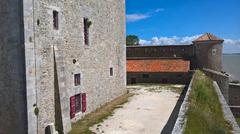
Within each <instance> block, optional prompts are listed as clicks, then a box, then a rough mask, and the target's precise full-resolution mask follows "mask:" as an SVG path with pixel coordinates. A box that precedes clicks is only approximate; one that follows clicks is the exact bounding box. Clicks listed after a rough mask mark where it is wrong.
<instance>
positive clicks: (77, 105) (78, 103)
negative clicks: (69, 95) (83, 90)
mask: <svg viewBox="0 0 240 134" xmlns="http://www.w3.org/2000/svg"><path fill="white" fill-rule="evenodd" d="M81 106H82V104H81V94H78V95H75V113H78V112H80V111H81Z"/></svg>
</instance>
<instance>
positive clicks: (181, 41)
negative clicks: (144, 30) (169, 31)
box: [140, 35, 201, 45]
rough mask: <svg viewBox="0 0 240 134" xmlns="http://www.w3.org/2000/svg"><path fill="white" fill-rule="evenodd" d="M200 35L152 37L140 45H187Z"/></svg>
mask: <svg viewBox="0 0 240 134" xmlns="http://www.w3.org/2000/svg"><path fill="white" fill-rule="evenodd" d="M200 36H201V35H194V36H185V37H177V36H173V37H153V38H152V39H151V40H143V39H141V40H142V41H141V42H140V44H141V45H188V44H191V43H192V41H193V40H195V39H197V38H198V37H200Z"/></svg>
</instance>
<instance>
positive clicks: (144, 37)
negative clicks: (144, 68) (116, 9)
mask: <svg viewBox="0 0 240 134" xmlns="http://www.w3.org/2000/svg"><path fill="white" fill-rule="evenodd" d="M126 18H127V34H128V35H129V34H134V35H138V36H139V38H140V39H141V43H142V44H146V45H149V44H155V45H156V44H157V45H164V44H165V45H171V44H184V43H190V42H191V40H193V39H195V38H197V37H198V36H200V35H201V34H203V33H206V32H210V33H213V34H215V35H217V36H218V37H221V38H223V39H225V40H226V41H225V44H224V52H225V53H236V52H238V53H240V0H126Z"/></svg>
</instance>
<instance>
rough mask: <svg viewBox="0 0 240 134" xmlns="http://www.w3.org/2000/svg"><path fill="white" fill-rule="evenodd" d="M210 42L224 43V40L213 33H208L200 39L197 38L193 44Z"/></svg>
mask: <svg viewBox="0 0 240 134" xmlns="http://www.w3.org/2000/svg"><path fill="white" fill-rule="evenodd" d="M210 41H214V42H220V43H222V42H223V41H224V40H223V39H221V38H218V37H217V36H215V35H213V34H211V33H206V34H204V35H202V36H200V37H199V38H197V39H196V40H194V41H193V43H198V42H199V43H200V42H210Z"/></svg>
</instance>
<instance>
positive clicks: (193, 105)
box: [184, 71, 232, 134]
mask: <svg viewBox="0 0 240 134" xmlns="http://www.w3.org/2000/svg"><path fill="white" fill-rule="evenodd" d="M193 77H194V80H193V85H192V91H191V93H190V96H189V110H188V113H187V124H186V128H185V131H184V134H230V133H231V130H232V127H231V125H230V124H229V123H228V122H227V121H226V120H225V119H224V116H223V112H222V108H221V104H220V102H219V99H218V96H217V93H216V92H215V90H214V87H213V81H212V80H211V79H210V78H208V77H207V76H206V75H205V74H204V73H202V72H201V71H196V73H195V74H194V76H193Z"/></svg>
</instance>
